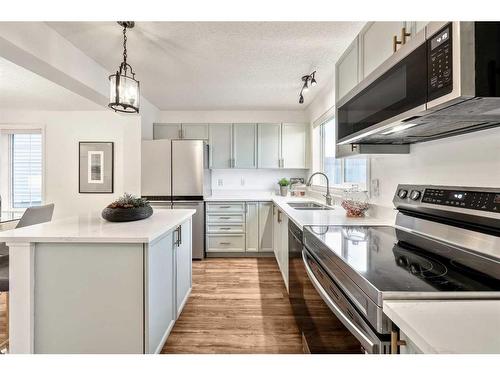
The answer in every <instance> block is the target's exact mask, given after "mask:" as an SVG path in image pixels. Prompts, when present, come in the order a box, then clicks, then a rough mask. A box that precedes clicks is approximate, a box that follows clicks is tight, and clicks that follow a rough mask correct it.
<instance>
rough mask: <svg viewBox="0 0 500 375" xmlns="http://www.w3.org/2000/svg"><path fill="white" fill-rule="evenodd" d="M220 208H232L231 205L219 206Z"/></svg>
mask: <svg viewBox="0 0 500 375" xmlns="http://www.w3.org/2000/svg"><path fill="white" fill-rule="evenodd" d="M219 208H231V206H219Z"/></svg>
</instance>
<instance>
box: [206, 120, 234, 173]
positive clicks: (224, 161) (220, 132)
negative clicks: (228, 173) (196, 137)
mask: <svg viewBox="0 0 500 375" xmlns="http://www.w3.org/2000/svg"><path fill="white" fill-rule="evenodd" d="M232 130H233V125H232V124H210V126H209V141H208V142H209V144H210V148H209V149H210V168H213V169H218V168H220V169H223V168H231V167H232V165H233V164H232V146H231V141H232Z"/></svg>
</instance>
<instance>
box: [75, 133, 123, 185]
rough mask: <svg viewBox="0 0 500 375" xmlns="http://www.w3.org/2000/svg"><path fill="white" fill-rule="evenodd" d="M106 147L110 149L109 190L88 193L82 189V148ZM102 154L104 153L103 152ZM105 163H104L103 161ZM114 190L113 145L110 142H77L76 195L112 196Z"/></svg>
mask: <svg viewBox="0 0 500 375" xmlns="http://www.w3.org/2000/svg"><path fill="white" fill-rule="evenodd" d="M85 145H87V146H90V145H108V146H110V147H111V166H110V167H111V172H110V173H111V176H110V187H109V189H105V190H100V191H89V190H87V189H83V188H82V146H85ZM103 152H104V151H103ZM104 162H105V161H104ZM114 188H115V143H114V142H110V141H79V142H78V193H79V194H113V193H114Z"/></svg>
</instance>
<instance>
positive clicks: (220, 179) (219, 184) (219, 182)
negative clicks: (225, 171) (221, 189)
mask: <svg viewBox="0 0 500 375" xmlns="http://www.w3.org/2000/svg"><path fill="white" fill-rule="evenodd" d="M222 185H224V180H223V179H222V178H219V179H218V180H217V186H222Z"/></svg>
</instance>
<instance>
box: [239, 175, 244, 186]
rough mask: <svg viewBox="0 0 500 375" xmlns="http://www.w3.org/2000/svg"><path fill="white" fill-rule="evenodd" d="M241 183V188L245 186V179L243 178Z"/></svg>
mask: <svg viewBox="0 0 500 375" xmlns="http://www.w3.org/2000/svg"><path fill="white" fill-rule="evenodd" d="M240 183H241V186H245V179H244V178H243V177H242V178H241V181H240Z"/></svg>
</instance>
